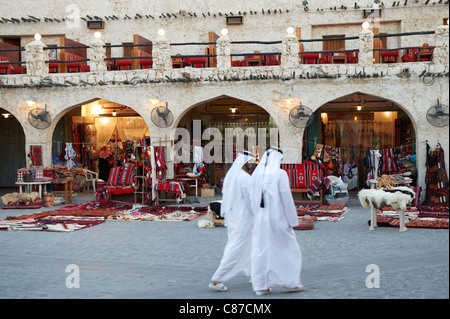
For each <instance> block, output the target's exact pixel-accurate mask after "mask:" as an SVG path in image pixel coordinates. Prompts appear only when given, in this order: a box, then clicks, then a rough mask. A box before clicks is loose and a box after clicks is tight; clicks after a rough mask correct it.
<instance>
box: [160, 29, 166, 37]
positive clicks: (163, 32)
mask: <svg viewBox="0 0 450 319" xmlns="http://www.w3.org/2000/svg"><path fill="white" fill-rule="evenodd" d="M165 34H166V31H164V30H163V29H159V30H158V35H159V36H160V37H163V36H164V35H165Z"/></svg>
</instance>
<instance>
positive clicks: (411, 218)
mask: <svg viewBox="0 0 450 319" xmlns="http://www.w3.org/2000/svg"><path fill="white" fill-rule="evenodd" d="M448 215H449V214H448V207H436V206H419V207H418V208H416V207H408V208H407V209H406V211H405V226H406V227H407V228H408V227H411V228H439V229H448V228H449V227H448ZM377 225H378V226H390V227H399V225H400V219H399V215H398V213H397V212H396V211H395V210H394V209H392V208H391V207H390V206H386V207H384V208H383V209H382V210H379V211H378V212H377Z"/></svg>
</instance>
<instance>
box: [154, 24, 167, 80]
mask: <svg viewBox="0 0 450 319" xmlns="http://www.w3.org/2000/svg"><path fill="white" fill-rule="evenodd" d="M161 31H162V30H160V32H159V37H158V39H156V40H155V41H153V49H152V56H153V69H155V71H156V72H160V73H162V72H164V71H167V70H171V69H172V59H171V57H170V56H171V49H170V41H169V40H168V39H167V38H166V37H165V36H164V32H161Z"/></svg>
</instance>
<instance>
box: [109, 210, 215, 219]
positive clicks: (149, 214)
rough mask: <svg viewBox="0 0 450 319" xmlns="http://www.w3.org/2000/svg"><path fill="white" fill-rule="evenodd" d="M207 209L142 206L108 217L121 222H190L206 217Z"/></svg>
mask: <svg viewBox="0 0 450 319" xmlns="http://www.w3.org/2000/svg"><path fill="white" fill-rule="evenodd" d="M207 210H208V207H207V206H205V207H203V206H202V207H192V206H177V207H175V206H144V207H140V208H131V209H128V210H124V211H121V212H118V213H117V214H115V215H111V216H109V218H108V219H116V220H122V221H127V220H129V221H191V220H194V219H196V218H199V217H201V216H204V215H206V213H207Z"/></svg>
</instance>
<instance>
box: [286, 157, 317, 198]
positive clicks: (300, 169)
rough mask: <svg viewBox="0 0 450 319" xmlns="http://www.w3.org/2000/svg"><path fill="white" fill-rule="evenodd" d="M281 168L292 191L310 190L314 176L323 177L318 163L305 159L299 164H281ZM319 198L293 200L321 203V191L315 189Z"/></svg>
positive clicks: (304, 191) (306, 191)
mask: <svg viewBox="0 0 450 319" xmlns="http://www.w3.org/2000/svg"><path fill="white" fill-rule="evenodd" d="M281 168H282V169H283V170H285V171H286V173H287V174H288V177H289V184H290V187H291V192H292V193H306V194H308V192H309V190H310V186H311V183H312V182H313V181H314V180H315V179H316V178H323V173H322V168H321V167H320V165H318V164H316V163H313V162H309V161H306V162H304V163H301V164H282V165H281ZM317 192H318V193H319V199H315V200H311V199H302V200H295V199H294V203H296V204H321V203H322V200H323V191H322V189H321V188H320V189H319V190H317Z"/></svg>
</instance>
